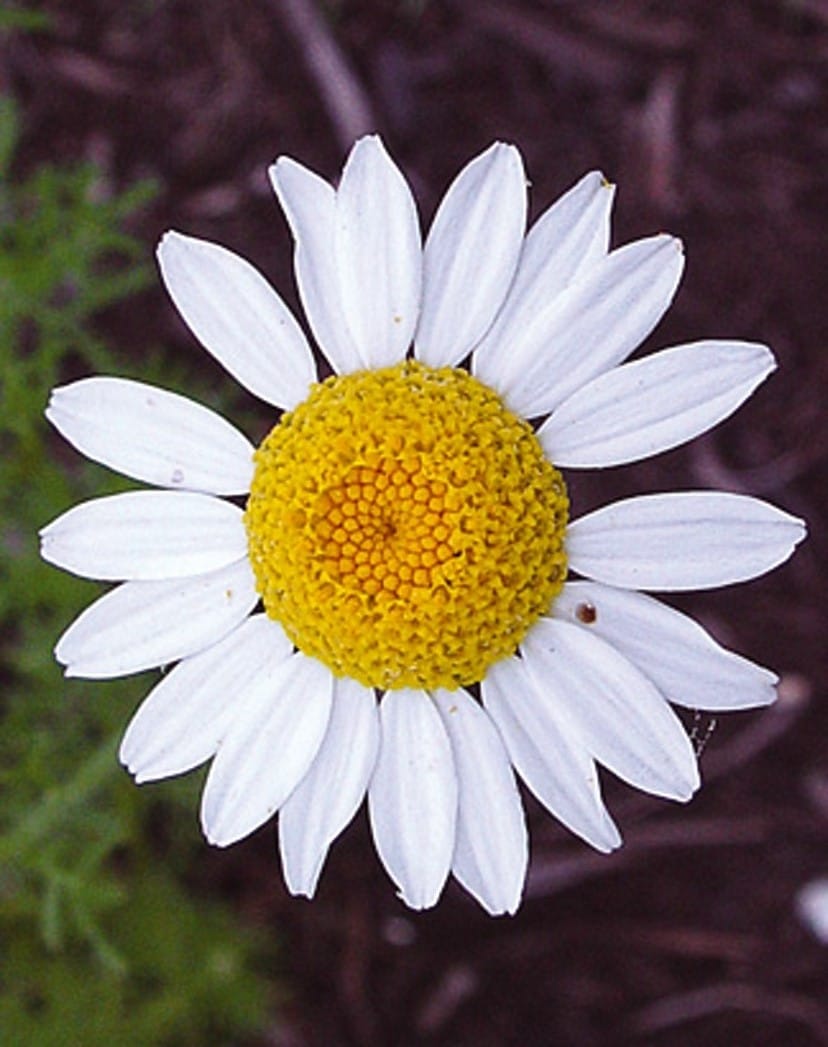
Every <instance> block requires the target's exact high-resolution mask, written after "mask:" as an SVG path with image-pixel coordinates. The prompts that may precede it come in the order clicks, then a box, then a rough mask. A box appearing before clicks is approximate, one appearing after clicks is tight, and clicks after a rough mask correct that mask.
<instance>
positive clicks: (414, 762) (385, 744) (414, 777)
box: [368, 690, 457, 909]
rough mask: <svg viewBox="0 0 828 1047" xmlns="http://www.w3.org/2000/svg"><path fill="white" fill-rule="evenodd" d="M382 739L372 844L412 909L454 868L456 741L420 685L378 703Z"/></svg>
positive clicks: (427, 901)
mask: <svg viewBox="0 0 828 1047" xmlns="http://www.w3.org/2000/svg"><path fill="white" fill-rule="evenodd" d="M380 727H381V741H380V751H379V758H378V760H377V765H376V768H375V769H374V775H373V778H372V779H371V784H370V786H369V787H368V811H369V814H370V818H371V829H372V831H373V834H374V843H375V845H376V848H377V853H378V854H379V856H380V858H381V860H382V863H383V865H384V866H385V868H386V870H387V871H388V875H389V876H390V877H391V879H392V880H393V881H394V882H395V883H396V884H397V886H398V887H399V892H400V897H401V898H402V899H403V901H404V902H405V903H406V904H407V905H409V906H410V907H411V908H412V909H428V908H429V907H430V906H432V905H434V904H435V903H436V902H437V899H438V898H439V896H440V892H441V891H442V889H443V884H444V883H445V882H446V877H447V876H448V874H449V869H450V868H451V860H452V857H453V854H454V841H455V826H456V820H457V778H456V776H455V772H454V763H453V760H452V755H451V745H450V743H449V740H448V736H447V735H446V731H445V728H444V727H443V724H442V721H441V719H440V714H439V713H438V712H437V710H436V709H435V707H434V704H433V702H432V701H431V699H430V698H429V697H428V695H427V694H425V692H423V691H410V690H398V691H389V692H388V693H387V694H386V695H385V697H384V698H383V700H382V702H381V703H380Z"/></svg>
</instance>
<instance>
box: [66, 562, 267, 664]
mask: <svg viewBox="0 0 828 1047" xmlns="http://www.w3.org/2000/svg"><path fill="white" fill-rule="evenodd" d="M257 600H258V595H257V593H256V582H255V579H254V577H253V572H252V571H251V569H250V564H249V563H248V562H247V559H246V558H245V559H244V560H240V561H239V562H238V563H234V564H231V565H230V566H229V567H222V568H221V569H220V570H218V571H211V572H210V574H203V575H197V576H196V577H194V578H182V579H175V580H172V581H163V582H125V583H124V584H123V585H119V586H118V588H117V589H113V590H111V592H108V593H106V595H104V596H102V597H101V598H100V599H99V600H96V601H95V602H94V603H93V604H92V605H91V606H89V607H87V608H86V610H85V611H83V613H82V614H80V615H79V616H78V617H77V618H76V619H75V621H74V622H73V623H72V624H71V625H70V626H69V628H68V629H67V630H66V632H65V633H64V634H63V636H61V638H60V640H58V643H57V646H56V647H55V657H56V658H57V660H58V661H59V662H60V663H61V664H62V665H65V666H66V675H67V676H84V677H86V678H87V679H90V680H98V679H106V678H107V677H111V676H128V675H129V674H130V673H137V672H141V671H142V670H144V669H152V668H154V667H155V666H157V665H167V664H169V663H170V662H175V661H177V660H178V659H179V658H185V657H186V656H187V655H189V654H195V653H196V652H197V651H202V650H204V648H205V647H209V646H210V645H211V644H214V643H216V642H217V641H218V640H220V639H221V638H222V637H223V636H226V635H227V633H229V632H230V631H231V630H232V629H234V628H235V627H236V626H237V625H238V624H239V622H241V621H242V620H243V619H245V618H246V617H247V616H248V614H250V612H251V611H252V610H253V608H254V607H255V606H256V602H257Z"/></svg>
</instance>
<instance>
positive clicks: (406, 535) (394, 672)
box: [245, 360, 568, 689]
mask: <svg viewBox="0 0 828 1047" xmlns="http://www.w3.org/2000/svg"><path fill="white" fill-rule="evenodd" d="M567 514H568V501H567V495H566V488H565V486H564V483H563V480H562V479H561V476H560V474H559V473H558V471H557V470H556V469H555V468H554V466H553V465H552V464H551V463H550V462H549V461H548V460H547V459H546V458H545V457H544V454H543V451H542V449H541V447H540V444H539V443H538V441H537V439H536V438H535V435H534V433H533V432H532V428H531V426H529V425H528V424H527V423H526V422H524V421H523V420H521V419H520V418H518V417H517V416H516V415H514V414H513V413H512V412H511V411H509V410H508V409H507V408H506V407H505V406H504V404H503V402H502V401H501V399H500V398H499V396H498V395H497V394H496V393H495V392H494V391H493V390H491V389H489V388H488V387H487V386H485V385H483V384H482V383H481V382H479V381H477V380H476V379H475V378H473V377H472V376H471V375H469V374H468V372H466V371H464V370H460V369H457V368H449V367H444V368H432V367H427V366H425V365H423V364H420V363H417V362H415V361H413V360H407V361H405V362H403V363H400V364H397V365H396V366H393V367H387V368H382V369H379V370H372V371H358V372H356V373H353V374H348V375H344V376H339V377H333V378H329V379H327V380H326V381H325V382H322V383H321V384H319V385H315V386H313V387H312V389H311V392H310V395H309V396H308V398H307V399H306V400H305V401H303V402H302V403H301V404H300V405H299V406H298V407H297V408H296V409H295V410H293V411H291V412H289V413H286V414H285V415H283V416H282V418H281V419H280V420H279V422H278V423H277V424H276V425H275V426H274V428H273V429H272V430H271V431H270V433H269V434H268V436H267V437H266V438H265V440H264V441H263V443H262V444H261V446H260V447H259V449H258V450H257V452H256V458H255V472H254V477H253V483H252V486H251V491H250V498H249V501H248V504H247V510H246V513H245V525H246V527H247V535H248V545H249V554H250V560H251V564H252V566H253V570H254V573H255V575H256V580H257V585H258V590H259V594H260V595H261V597H262V601H263V603H264V607H265V610H266V611H267V613H268V615H270V617H272V618H274V619H276V620H277V621H279V622H280V623H281V625H282V626H283V628H284V629H285V631H286V632H287V634H288V636H289V637H290V639H291V640H292V641H293V643H294V644H295V645H296V646H297V647H298V648H299V650H301V651H303V652H304V653H305V654H307V655H310V656H312V657H315V658H318V659H319V660H320V661H322V662H324V663H325V664H326V665H327V666H329V668H330V669H331V670H332V671H333V673H334V674H335V675H337V676H351V677H354V678H355V679H357V680H359V681H360V682H362V683H363V684H365V685H367V686H369V687H377V688H383V689H388V688H398V687H415V688H426V689H429V688H434V687H446V688H456V687H458V686H460V685H467V684H472V683H476V682H478V681H479V680H481V679H483V677H484V676H485V674H486V670H487V669H488V667H489V666H490V665H491V664H492V663H493V662H495V661H497V660H499V659H501V658H503V657H505V656H506V655H509V654H512V653H514V651H515V649H516V647H517V645H518V644H519V642H520V641H521V640H522V639H523V637H524V636H525V634H526V632H527V630H528V629H529V627H530V626H531V625H532V624H533V623H534V622H535V621H536V620H537V618H538V617H539V616H540V615H541V614H543V613H544V612H545V611H546V610H548V608H549V606H550V604H551V602H552V600H553V599H554V597H555V596H556V595H557V593H558V592H559V591H560V589H561V586H562V585H563V582H564V578H565V576H566V557H565V553H564V541H563V540H564V533H565V530H566V523H567Z"/></svg>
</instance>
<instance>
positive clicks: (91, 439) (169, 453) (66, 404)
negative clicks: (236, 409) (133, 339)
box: [46, 378, 253, 494]
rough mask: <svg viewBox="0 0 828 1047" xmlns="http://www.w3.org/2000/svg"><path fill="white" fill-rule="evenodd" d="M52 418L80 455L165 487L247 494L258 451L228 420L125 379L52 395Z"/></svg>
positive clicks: (86, 383) (87, 382) (86, 381)
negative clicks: (254, 456) (254, 458)
mask: <svg viewBox="0 0 828 1047" xmlns="http://www.w3.org/2000/svg"><path fill="white" fill-rule="evenodd" d="M46 417H47V418H48V419H49V421H50V422H51V423H52V425H53V426H54V427H55V428H56V429H57V431H58V432H59V433H60V434H61V436H63V437H64V438H65V439H66V440H68V441H69V443H70V444H71V445H72V446H73V447H75V448H77V450H78V451H80V452H81V454H85V455H86V457H87V458H91V459H92V460H93V461H95V462H100V463H101V464H102V465H106V466H109V468H110V469H115V470H117V472H119V473H123V474H124V475H125V476H131V477H132V478H133V479H135V480H143V481H144V482H145V483H150V484H157V485H158V486H159V487H175V488H180V489H182V490H185V491H207V492H209V493H210V494H246V493H247V491H249V490H250V479H251V477H252V476H253V446H252V444H251V443H250V442H249V441H248V440H247V438H246V437H244V436H242V434H241V433H240V432H239V431H238V429H236V428H234V426H232V425H231V424H230V423H229V422H228V421H225V419H224V418H222V417H221V415H218V414H216V413H215V412H214V411H210V410H209V409H208V408H206V407H202V406H201V404H197V403H194V402H193V401H192V400H188V399H186V397H183V396H178V395H177V394H176V393H169V392H167V391H166V390H165V389H157V388H156V387H155V386H152V385H144V383H143V382H132V381H129V380H127V379H126V378H82V379H81V380H80V381H78V382H73V383H72V384H71V385H64V386H61V387H60V388H58V389H53V390H52V396H51V399H50V400H49V406H48V407H47V408H46Z"/></svg>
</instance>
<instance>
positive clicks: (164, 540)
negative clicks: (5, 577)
mask: <svg viewBox="0 0 828 1047" xmlns="http://www.w3.org/2000/svg"><path fill="white" fill-rule="evenodd" d="M40 538H41V546H40V555H41V556H42V557H43V559H44V560H47V561H48V562H49V563H52V564H55V566H57V567H62V568H63V569H64V570H66V571H72V572H73V573H74V574H79V575H83V576H84V577H86V578H99V579H103V580H110V581H117V580H120V579H124V578H129V579H143V580H150V579H161V578H182V577H187V576H188V575H194V574H206V573H207V572H208V571H214V570H217V569H218V568H219V567H226V566H227V565H228V564H231V563H235V562H236V561H237V560H239V559H241V557H243V556H244V555H245V552H246V551H247V535H246V532H245V529H244V523H243V522H242V511H241V509H239V508H238V507H237V506H235V505H233V504H232V503H231V502H224V501H221V500H220V499H219V498H213V497H212V495H207V494H193V493H189V492H184V491H176V492H171V491H127V492H126V493H124V494H115V495H111V496H110V497H109V498H96V499H94V501H91V502H83V503H82V504H81V505H76V506H75V507H74V508H73V509H70V510H69V511H68V512H66V513H64V514H63V515H62V516H59V517H58V518H57V520H53V521H52V523H50V524H49V525H48V526H47V527H44V528H43V530H41V532H40Z"/></svg>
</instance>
